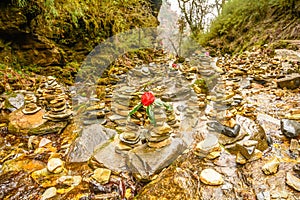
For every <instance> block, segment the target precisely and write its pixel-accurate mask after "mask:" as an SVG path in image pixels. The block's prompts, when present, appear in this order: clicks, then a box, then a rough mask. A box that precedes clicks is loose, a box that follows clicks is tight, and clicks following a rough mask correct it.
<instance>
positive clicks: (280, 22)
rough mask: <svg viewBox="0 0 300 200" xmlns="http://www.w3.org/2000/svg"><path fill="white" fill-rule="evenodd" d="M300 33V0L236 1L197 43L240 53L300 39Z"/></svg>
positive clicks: (227, 4) (227, 51)
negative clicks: (283, 41)
mask: <svg viewBox="0 0 300 200" xmlns="http://www.w3.org/2000/svg"><path fill="white" fill-rule="evenodd" d="M299 31H300V2H299V1H297V0H267V1H266V0H232V1H229V2H228V3H226V4H225V6H224V8H223V10H222V12H221V14H220V15H219V16H218V17H217V18H216V19H215V20H214V21H213V22H212V24H211V27H210V29H209V31H208V32H207V33H202V34H201V35H199V36H198V37H197V40H198V41H199V42H200V44H202V45H204V46H208V47H211V48H214V49H216V50H220V51H221V52H222V53H238V52H241V51H244V50H248V49H251V48H253V47H259V46H263V45H269V44H270V43H274V42H280V40H288V39H300V36H299ZM275 46H276V45H275ZM277 46H278V44H277Z"/></svg>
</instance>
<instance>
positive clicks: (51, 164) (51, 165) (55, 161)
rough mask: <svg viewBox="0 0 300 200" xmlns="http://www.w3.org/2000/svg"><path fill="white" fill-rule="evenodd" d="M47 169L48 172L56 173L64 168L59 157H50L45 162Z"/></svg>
mask: <svg viewBox="0 0 300 200" xmlns="http://www.w3.org/2000/svg"><path fill="white" fill-rule="evenodd" d="M47 169H48V171H49V172H52V173H54V174H58V173H60V172H62V171H63V170H64V161H62V160H61V159H60V158H50V159H49V160H48V163H47Z"/></svg>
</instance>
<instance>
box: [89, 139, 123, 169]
mask: <svg viewBox="0 0 300 200" xmlns="http://www.w3.org/2000/svg"><path fill="white" fill-rule="evenodd" d="M119 145H120V140H119V138H118V135H116V136H115V138H114V140H113V141H107V142H106V143H103V144H102V145H99V146H97V148H96V149H95V151H94V153H93V157H94V158H95V160H96V161H97V162H99V163H101V164H102V165H103V166H104V167H106V168H108V169H110V170H112V171H114V172H122V171H128V169H127V167H126V162H125V155H126V154H125V155H124V154H122V153H120V151H118V150H117V149H118V148H119ZM116 160H117V161H118V162H116Z"/></svg>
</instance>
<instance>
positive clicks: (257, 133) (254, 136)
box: [236, 115, 268, 151]
mask: <svg viewBox="0 0 300 200" xmlns="http://www.w3.org/2000/svg"><path fill="white" fill-rule="evenodd" d="M236 118H237V120H236V121H237V123H238V124H240V125H241V131H242V132H244V133H246V134H247V136H246V137H245V138H244V139H243V140H255V141H257V142H258V143H257V146H256V148H257V149H258V150H260V151H264V150H266V149H267V148H268V141H267V136H266V133H265V131H264V129H263V128H262V127H261V126H260V125H259V124H258V123H256V122H255V121H253V120H251V119H249V118H246V117H243V116H240V115H237V117H236Z"/></svg>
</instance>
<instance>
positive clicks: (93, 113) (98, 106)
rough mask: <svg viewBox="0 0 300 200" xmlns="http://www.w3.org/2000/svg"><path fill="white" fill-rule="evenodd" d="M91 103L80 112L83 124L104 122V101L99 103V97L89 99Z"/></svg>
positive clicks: (105, 111) (102, 123)
mask: <svg viewBox="0 0 300 200" xmlns="http://www.w3.org/2000/svg"><path fill="white" fill-rule="evenodd" d="M90 104H91V105H88V106H87V108H86V110H85V112H84V113H83V114H82V118H81V120H82V122H83V125H91V124H97V123H98V124H101V125H104V124H105V123H106V119H105V115H106V113H107V112H108V110H107V109H106V107H105V103H100V102H99V99H95V100H93V101H91V103H90Z"/></svg>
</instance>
